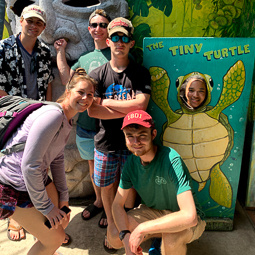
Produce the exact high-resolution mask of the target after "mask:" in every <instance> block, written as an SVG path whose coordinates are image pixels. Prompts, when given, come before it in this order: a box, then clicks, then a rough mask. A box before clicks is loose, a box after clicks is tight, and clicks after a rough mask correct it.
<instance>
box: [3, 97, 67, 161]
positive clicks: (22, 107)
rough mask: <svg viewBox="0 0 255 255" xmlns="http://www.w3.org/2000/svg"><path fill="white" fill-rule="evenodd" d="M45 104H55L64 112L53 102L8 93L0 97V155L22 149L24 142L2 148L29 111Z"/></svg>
mask: <svg viewBox="0 0 255 255" xmlns="http://www.w3.org/2000/svg"><path fill="white" fill-rule="evenodd" d="M47 104H51V105H56V106H57V107H58V108H59V109H61V111H62V113H63V114H64V112H63V109H62V107H61V106H60V105H59V104H57V103H55V102H48V101H37V100H33V99H29V98H23V97H20V96H10V95H8V96H4V97H0V157H1V156H4V155H8V154H11V153H13V152H18V151H21V150H23V149H24V147H25V142H23V143H19V144H16V145H14V146H12V147H11V148H6V149H3V147H4V145H5V143H6V142H7V140H8V139H9V138H10V137H11V135H12V134H13V133H14V132H15V131H16V130H17V129H18V127H19V126H20V125H21V124H22V123H23V122H24V120H25V119H26V118H27V117H28V115H29V114H30V113H32V112H33V111H34V110H36V109H38V108H40V107H41V106H43V105H47ZM61 127H62V126H61Z"/></svg>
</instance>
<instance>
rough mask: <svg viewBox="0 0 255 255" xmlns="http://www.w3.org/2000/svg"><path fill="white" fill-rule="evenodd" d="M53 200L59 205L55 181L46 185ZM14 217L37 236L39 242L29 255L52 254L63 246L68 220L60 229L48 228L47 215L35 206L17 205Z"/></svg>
mask: <svg viewBox="0 0 255 255" xmlns="http://www.w3.org/2000/svg"><path fill="white" fill-rule="evenodd" d="M46 190H47V193H48V195H49V197H50V198H51V201H52V202H53V203H54V204H55V206H58V194H57V191H56V188H55V185H54V184H53V183H50V184H49V185H48V186H47V187H46ZM12 218H13V219H14V220H15V221H17V222H18V223H19V224H20V225H21V226H23V227H24V228H25V229H26V230H27V231H29V232H30V233H31V234H32V235H33V236H35V237H36V238H37V242H35V244H34V245H33V246H32V247H31V249H30V250H29V252H28V255H51V254H54V252H55V251H56V250H57V249H58V248H59V247H60V246H61V244H62V243H63V241H64V239H65V231H64V228H65V227H66V226H67V225H68V222H64V223H63V224H62V226H60V227H59V228H58V229H50V230H49V229H48V228H47V227H46V226H45V225H44V222H45V217H44V216H43V215H42V214H41V213H40V212H39V211H38V210H36V209H35V208H34V207H33V208H27V209H24V208H20V207H16V209H15V212H14V214H13V216H12Z"/></svg>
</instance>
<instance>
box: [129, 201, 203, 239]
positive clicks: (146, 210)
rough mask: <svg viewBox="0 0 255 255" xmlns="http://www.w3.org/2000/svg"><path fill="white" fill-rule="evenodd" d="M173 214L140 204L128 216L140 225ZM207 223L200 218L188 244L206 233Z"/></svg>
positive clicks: (193, 228)
mask: <svg viewBox="0 0 255 255" xmlns="http://www.w3.org/2000/svg"><path fill="white" fill-rule="evenodd" d="M170 213H172V211H170V210H157V209H152V208H150V207H147V206H146V205H143V204H140V205H139V206H138V207H137V208H134V209H133V210H130V211H128V213H127V214H128V215H129V216H131V217H132V218H134V219H135V221H136V222H138V223H139V224H141V223H143V222H145V221H149V220H155V219H158V218H161V217H163V216H165V215H168V214H170ZM205 225H206V223H205V221H204V220H201V218H200V216H198V223H197V225H196V226H195V227H192V228H191V229H190V230H192V231H193V236H192V238H191V240H190V241H189V242H188V243H191V242H193V241H194V240H196V239H198V238H199V237H200V236H201V235H202V234H203V232H204V231H205Z"/></svg>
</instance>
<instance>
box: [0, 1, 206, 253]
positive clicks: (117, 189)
mask: <svg viewBox="0 0 255 255" xmlns="http://www.w3.org/2000/svg"><path fill="white" fill-rule="evenodd" d="M46 21H47V19H46V14H45V11H44V10H43V9H42V8H41V7H39V6H36V5H30V6H28V7H25V8H24V10H23V12H22V14H21V20H20V22H21V27H22V31H21V33H19V34H18V35H15V36H11V37H10V38H7V39H5V40H2V41H1V42H0V96H5V95H7V94H10V95H19V96H22V97H29V98H34V99H39V100H51V82H52V80H53V78H54V77H53V74H52V67H51V56H50V51H49V49H48V48H47V46H46V45H44V44H43V43H42V42H40V41H39V40H38V36H39V35H40V34H41V33H42V31H43V30H44V29H45V27H46ZM88 30H89V32H90V34H91V36H92V38H93V40H94V45H95V50H94V51H91V52H86V53H84V54H82V55H81V57H80V58H79V59H78V61H77V62H76V63H75V64H74V65H73V66H72V67H71V68H70V67H69V66H68V63H67V60H66V57H65V48H66V46H67V42H66V40H65V39H58V40H57V41H55V43H54V47H55V49H56V52H57V55H56V61H57V66H58V69H59V74H60V78H61V81H62V84H63V85H65V86H66V89H65V93H64V94H63V95H62V96H61V97H60V98H59V99H58V101H57V102H58V103H59V105H60V107H57V106H56V105H44V106H42V107H41V108H39V109H38V110H35V111H34V112H33V113H32V114H30V115H29V116H28V117H27V118H26V120H25V121H24V123H23V124H22V125H21V126H20V127H19V128H18V130H17V131H16V132H15V133H14V134H13V135H12V136H11V137H10V139H9V140H8V141H7V143H6V144H5V147H4V148H9V147H11V146H13V145H14V144H16V143H18V142H20V141H26V145H25V149H24V151H21V152H15V153H12V154H9V155H4V156H2V157H0V219H5V218H9V220H8V236H9V238H10V239H11V240H20V239H22V238H23V237H24V230H23V228H24V229H25V230H27V231H29V232H30V233H31V234H32V235H33V236H34V237H35V238H36V241H35V244H34V245H33V246H32V247H31V249H30V250H29V252H28V254H47V255H49V254H55V252H56V250H57V249H58V248H59V247H60V246H61V245H63V244H66V243H68V242H69V241H70V236H68V235H67V234H65V230H64V229H65V228H66V226H67V225H68V223H69V220H70V214H69V213H68V214H66V213H65V212H64V211H62V210H61V208H62V207H63V206H67V207H68V206H69V205H68V189H67V184H66V179H65V169H64V147H65V144H66V142H67V139H68V136H69V133H70V130H71V128H72V118H73V117H74V116H75V115H76V114H77V113H79V117H78V121H77V130H76V131H77V132H76V133H77V135H76V142H77V147H78V149H79V152H80V155H81V157H82V158H83V159H86V160H88V163H89V171H90V176H91V180H92V183H93V187H94V190H95V195H96V200H95V201H94V203H93V204H91V205H89V206H88V207H86V208H85V209H84V211H83V212H82V215H81V216H82V219H83V220H89V219H91V218H92V217H94V216H95V215H97V214H98V213H102V215H101V218H100V220H99V222H98V225H99V227H101V228H106V227H107V233H106V235H105V240H104V243H103V245H104V249H105V250H106V251H107V252H109V253H115V252H116V251H117V249H119V248H121V247H125V251H126V254H142V249H141V246H140V245H141V243H142V242H143V241H145V240H147V239H149V238H161V239H155V240H160V247H159V249H160V250H161V251H158V254H164V255H165V254H186V250H187V243H190V242H192V241H193V240H196V239H198V238H199V237H200V236H201V235H202V233H203V231H204V229H205V221H204V219H203V212H202V211H201V209H200V206H199V204H198V203H197V199H196V196H195V194H194V193H193V192H192V187H191V178H190V176H189V173H188V169H187V167H186V166H185V164H184V162H183V161H182V159H181V157H180V156H179V154H178V153H177V152H176V151H174V150H173V149H171V148H166V147H163V146H158V145H155V144H154V143H153V140H154V139H155V137H156V135H157V130H156V129H155V125H154V122H153V120H152V117H151V116H150V115H149V114H148V113H147V112H146V108H147V106H148V103H149V99H150V93H151V87H150V74H149V71H148V70H147V69H146V68H144V67H143V66H141V65H139V64H137V63H136V62H135V61H134V59H133V57H132V56H131V55H130V49H131V48H132V47H133V46H134V44H135V41H134V39H133V32H134V27H133V25H132V23H131V22H130V21H129V20H128V19H125V18H122V17H118V18H115V19H113V20H111V18H110V17H109V15H107V13H106V12H105V11H104V10H101V9H97V10H95V11H94V12H93V13H92V14H91V15H90V17H89V26H88ZM42 51H43V52H44V54H42ZM14 63H18V64H14ZM42 67H43V68H42ZM186 87H187V93H186V92H185V93H184V94H185V95H184V99H185V98H186V102H187V104H188V105H190V107H192V108H194V109H195V108H197V107H199V106H200V105H201V103H202V102H204V100H205V99H206V95H207V92H206V84H205V81H204V80H202V79H201V78H200V77H194V78H193V79H192V80H191V81H188V82H187V85H186ZM200 101H201V102H200ZM198 102H200V103H198ZM35 138H36V139H35ZM49 168H50V171H51V173H52V178H53V179H51V178H50V177H49V176H48V171H49ZM137 197H139V199H137ZM136 201H140V202H139V205H138V206H137V203H135V202H136ZM31 219H33V220H31ZM46 219H48V220H49V222H50V224H51V226H52V228H51V229H49V228H47V227H46V226H45V225H44V222H45V220H46Z"/></svg>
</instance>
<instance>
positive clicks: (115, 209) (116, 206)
mask: <svg viewBox="0 0 255 255" xmlns="http://www.w3.org/2000/svg"><path fill="white" fill-rule="evenodd" d="M129 191H130V189H122V188H120V187H118V191H117V193H116V196H115V199H114V201H113V205H112V215H113V219H114V223H115V225H116V227H117V229H118V231H119V232H120V231H122V230H128V229H129V230H130V231H131V229H130V228H129V223H128V216H127V213H126V211H125V209H124V205H125V202H126V200H127V197H128V194H129ZM129 237H130V234H126V236H125V238H124V239H123V243H124V246H125V250H126V254H133V253H131V250H130V247H129Z"/></svg>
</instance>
